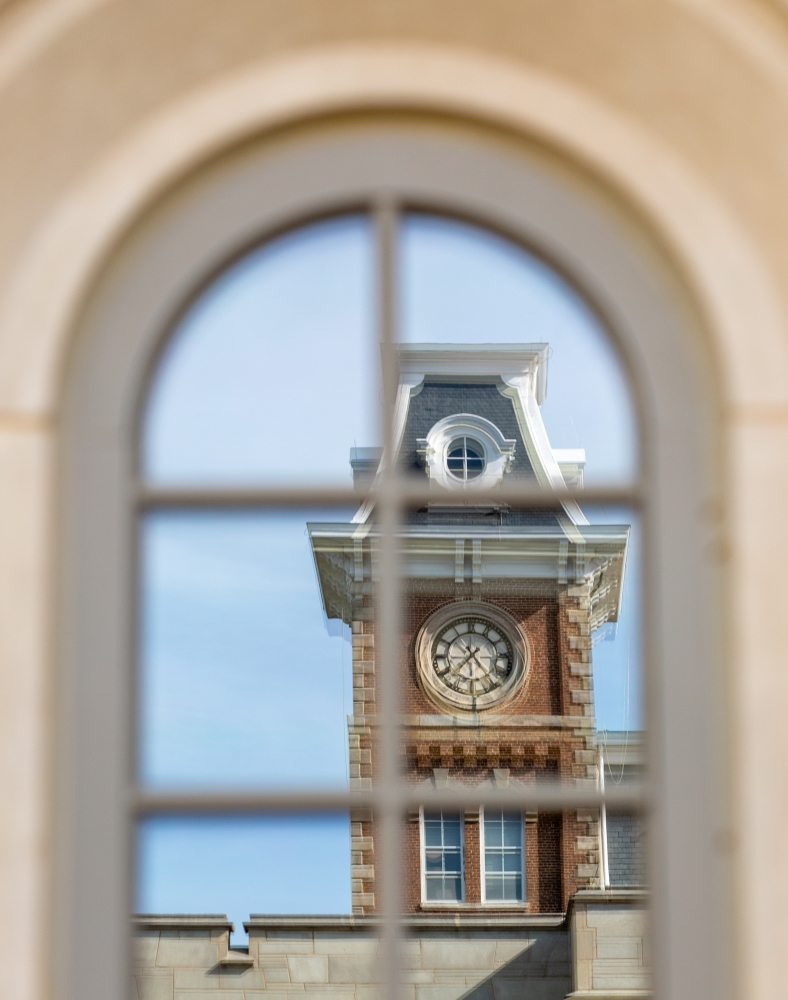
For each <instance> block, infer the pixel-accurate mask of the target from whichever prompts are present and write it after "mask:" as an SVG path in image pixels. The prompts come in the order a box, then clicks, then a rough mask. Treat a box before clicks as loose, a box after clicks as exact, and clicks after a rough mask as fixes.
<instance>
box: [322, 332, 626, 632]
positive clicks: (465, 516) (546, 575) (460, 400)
mask: <svg viewBox="0 0 788 1000" xmlns="http://www.w3.org/2000/svg"><path fill="white" fill-rule="evenodd" d="M399 361H400V385H399V390H398V394H397V402H396V409H395V414H394V438H395V441H396V454H395V455H394V456H393V460H394V461H396V462H399V463H400V464H401V465H402V466H403V467H404V468H406V469H407V470H408V471H409V472H411V473H412V474H413V475H415V476H419V477H424V478H425V479H427V481H428V483H429V488H430V490H433V489H434V490H435V502H434V503H433V502H430V503H428V504H427V505H426V506H425V507H423V508H422V509H420V510H417V511H414V512H412V513H411V514H410V515H409V517H408V519H407V524H406V525H405V526H404V527H403V529H402V544H403V550H402V553H403V561H404V566H405V572H406V574H407V575H408V576H409V577H411V578H414V579H425V580H427V579H428V580H437V579H446V581H447V582H449V581H452V582H456V572H457V570H456V565H457V564H456V553H457V551H458V545H459V544H460V543H462V544H464V545H467V546H468V547H469V548H470V549H472V551H473V552H474V567H475V568H474V570H473V581H472V582H473V583H478V584H487V585H492V584H494V582H495V581H496V580H502V579H506V580H509V581H511V580H512V579H520V580H523V581H526V580H529V579H531V580H541V581H545V580H553V581H554V582H555V584H556V585H558V584H559V583H561V582H564V583H565V582H568V581H570V580H576V581H578V582H580V581H581V580H583V579H586V580H588V579H589V577H590V579H591V583H592V588H593V590H594V592H595V594H596V595H597V596H596V602H595V609H594V613H593V615H592V624H593V625H594V626H595V627H599V626H600V625H602V624H604V623H605V622H615V621H616V620H617V619H618V613H619V609H620V603H621V592H622V585H623V578H624V567H625V562H626V554H627V546H628V539H629V526H628V525H621V526H615V525H614V526H611V525H590V524H589V523H588V521H587V519H586V517H585V516H584V514H583V512H582V510H581V509H580V507H579V506H578V504H577V503H575V502H564V503H557V504H556V506H555V507H554V508H550V509H546V510H533V509H517V508H513V507H511V506H509V505H507V504H492V505H486V506H484V507H479V506H474V505H470V504H468V503H465V502H464V501H463V490H462V483H458V482H457V481H453V477H452V476H451V475H450V474H449V473H448V472H447V471H446V468H447V464H446V454H447V447H448V443H449V442H451V441H452V439H453V437H454V438H456V435H463V434H465V435H467V436H468V437H469V438H473V439H474V440H484V441H485V442H487V443H486V444H485V446H484V448H485V454H486V456H487V464H486V467H485V472H484V474H483V475H484V476H486V477H487V479H486V481H485V482H481V481H480V480H477V481H476V485H480V486H484V487H487V488H492V489H493V490H494V488H495V485H496V484H498V483H503V482H510V483H511V482H513V481H525V482H528V483H529V484H533V485H535V486H540V487H542V488H544V489H546V490H548V489H551V488H553V489H555V488H564V487H565V486H567V485H570V486H573V487H577V486H582V472H583V466H584V463H585V456H584V453H583V452H582V449H573V450H571V451H564V450H554V449H553V448H552V447H551V445H550V442H549V439H548V437H547V432H546V430H545V427H544V423H543V421H542V416H541V411H540V407H541V405H542V403H543V402H544V399H545V396H546V392H547V361H548V345H547V344H493V345H484V346H481V345H467V344H461V345H460V344H418V345H407V346H403V347H401V348H400V349H399ZM386 461H388V458H387V456H385V455H380V454H379V453H378V452H376V451H374V450H373V449H360V448H354V449H353V450H352V452H351V463H352V465H353V471H354V478H355V479H356V481H357V483H359V484H361V485H364V486H365V488H369V487H370V486H371V496H370V498H369V499H368V500H366V501H365V502H364V503H362V505H361V507H360V509H359V511H358V513H357V514H356V516H355V517H354V519H353V521H352V522H351V523H350V524H347V523H345V524H310V525H309V533H310V538H311V542H312V548H313V552H314V556H315V562H316V566H317V571H318V577H319V580H320V587H321V592H322V597H323V603H324V607H325V611H326V614H327V615H328V617H329V618H334V617H336V618H342V619H344V620H345V621H348V620H349V618H350V617H351V616H352V611H351V609H352V605H353V601H354V598H358V597H359V596H361V594H362V593H363V592H366V593H369V592H370V588H371V585H372V581H373V568H372V566H373V562H374V559H373V556H372V549H373V547H374V540H375V537H376V525H375V504H374V486H375V476H376V474H377V471H378V470H379V469H380V468H381V467H382V464H383V463H385V462H386ZM365 582H366V586H365ZM469 582H470V581H469Z"/></svg>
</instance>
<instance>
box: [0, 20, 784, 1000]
mask: <svg viewBox="0 0 788 1000" xmlns="http://www.w3.org/2000/svg"><path fill="white" fill-rule="evenodd" d="M398 106H407V107H411V108H412V107H417V108H425V109H431V110H434V111H438V112H442V111H449V112H451V113H453V114H461V115H465V116H467V117H469V118H471V119H476V120H482V121H487V122H490V123H493V124H498V125H504V126H505V127H506V128H508V129H514V130H516V131H520V132H522V133H523V134H525V135H528V136H530V137H535V138H537V139H538V140H540V141H542V142H544V143H545V144H546V145H547V146H549V147H552V148H553V149H555V150H557V151H559V152H560V153H561V154H562V155H566V156H569V157H570V158H572V159H574V160H576V161H578V162H580V163H582V164H583V165H584V166H585V167H586V168H587V169H588V170H590V171H592V172H593V173H594V174H595V175H596V176H598V177H599V178H601V179H603V180H604V183H605V184H606V185H608V187H609V189H610V190H611V191H614V192H616V193H617V197H618V198H619V199H620V203H621V204H622V205H625V206H628V208H627V210H628V211H630V212H632V213H633V215H636V216H637V217H638V218H639V219H640V220H641V223H642V222H643V221H644V220H645V222H646V223H647V224H648V225H649V226H650V227H651V228H652V229H653V232H654V234H655V235H656V237H657V239H658V240H659V241H660V242H661V243H662V245H663V246H664V248H665V252H666V253H667V254H669V255H671V256H672V257H673V259H674V260H675V261H677V262H678V263H679V264H680V266H681V267H682V269H683V270H684V273H685V274H686V276H687V284H688V286H689V287H690V288H691V289H692V292H693V295H694V297H695V301H696V304H697V306H698V308H699V310H700V311H701V313H702V315H703V317H704V320H705V329H706V331H707V335H708V337H709V339H710V344H711V350H712V354H713V357H714V358H715V360H716V364H717V372H716V377H717V379H718V398H719V400H720V408H719V420H720V422H721V424H722V431H723V444H724V450H725V455H726V462H725V467H726V475H727V482H726V490H725V494H726V497H727V500H728V505H727V509H726V510H725V511H724V515H723V525H724V531H723V533H724V538H723V539H722V542H721V545H720V553H719V557H720V559H721V560H722V561H724V563H725V565H726V566H727V568H728V570H729V574H728V576H729V581H730V588H729V593H730V601H731V607H730V612H729V620H730V622H731V642H732V645H733V650H732V655H731V659H730V664H731V678H730V685H731V686H730V690H729V700H730V706H731V717H732V720H733V732H734V734H735V747H734V753H733V754H732V759H733V760H735V761H736V763H737V767H736V771H735V773H734V774H732V776H731V783H732V787H733V790H734V800H735V801H736V803H737V806H738V817H739V818H738V819H737V820H736V822H735V826H736V829H735V830H734V831H733V832H732V833H729V832H727V831H721V833H720V838H719V842H718V843H717V844H716V845H710V850H712V849H719V850H725V851H732V852H734V860H735V866H736V871H737V893H738V907H737V921H738V925H739V926H738V933H737V939H738V941H739V942H740V943H741V945H740V947H741V952H740V954H741V962H742V965H741V968H742V977H741V982H742V984H743V990H744V993H745V994H746V995H747V996H752V997H757V998H761V997H762V998H764V1000H765V998H766V997H773V996H777V995H780V991H781V989H782V987H783V971H782V967H783V960H782V948H783V945H782V942H783V941H784V939H785V937H786V934H788V916H786V915H785V906H784V903H783V900H784V898H785V897H786V894H788V853H787V852H786V851H785V850H784V848H783V844H782V841H783V838H784V831H785V830H786V829H788V797H786V796H785V795H784V794H783V793H782V792H781V787H780V783H781V779H782V778H783V776H784V775H785V773H786V771H788V726H785V725H784V720H783V714H784V709H783V706H784V705H785V704H786V703H787V701H788V699H786V697H785V696H784V695H783V691H784V689H785V694H786V695H788V671H786V670H784V669H783V659H784V652H783V646H784V641H783V627H782V624H781V618H782V612H783V609H784V608H785V606H786V604H788V580H786V576H785V572H784V569H783V567H784V565H785V563H786V561H788V527H787V526H786V519H785V518H784V517H782V516H781V514H782V510H781V508H782V501H783V496H784V495H785V490H786V487H788V471H786V470H788V463H786V462H785V461H783V455H786V454H788V197H786V194H785V192H786V181H788V9H786V8H785V7H783V6H782V5H781V4H779V3H777V2H775V3H773V4H771V3H769V2H767V0H762V2H756V0H582V2H579V0H486V2H485V3H484V4H480V3H478V2H476V0H382V2H378V3H370V2H368V0H267V2H265V3H261V2H259V0H221V2H220V0H17V2H13V3H9V4H7V5H6V6H5V7H3V8H0V136H2V141H0V206H1V208H0V217H2V220H3V222H2V226H0V513H1V514H2V516H0V690H2V692H3V697H2V699H0V790H1V791H2V801H3V803H4V809H3V822H2V823H0V963H1V967H2V970H3V972H2V975H0V995H2V996H3V997H5V996H8V997H9V998H11V997H13V998H14V1000H33V998H38V997H41V996H43V993H42V990H43V988H44V987H43V978H42V974H43V969H44V966H45V962H44V956H43V945H42V928H43V927H44V926H45V914H46V912H47V908H48V881H47V878H48V871H49V867H48V866H49V862H50V860H51V858H50V846H51V845H50V837H49V829H48V822H47V816H48V807H49V794H50V773H49V764H50V758H49V753H50V750H51V745H50V742H49V737H50V734H51V720H52V718H53V713H52V706H51V705H50V704H49V701H48V692H49V691H50V690H51V683H50V681H51V677H50V674H49V669H50V650H49V641H50V636H51V634H52V617H51V616H52V603H51V600H50V596H51V585H50V577H51V572H52V566H53V544H54V539H53V535H52V532H51V530H50V521H51V519H52V513H53V504H54V498H53V494H52V483H53V474H52V473H53V470H52V467H51V463H52V447H51V445H52V441H53V436H54V433H55V431H56V427H57V419H58V392H59V372H60V365H61V362H62V359H63V357H64V355H65V352H66V350H67V347H68V339H69V331H70V329H71V324H72V320H73V317H74V315H75V312H76V310H77V308H78V306H79V302H80V299H81V296H82V295H83V294H84V292H85V290H86V289H87V288H88V287H89V285H90V280H91V275H92V274H95V272H96V270H97V269H98V268H99V267H100V265H101V261H102V259H103V258H104V256H105V255H106V253H107V250H108V248H109V247H110V246H111V245H112V242H113V240H115V239H116V238H117V237H118V236H119V234H121V233H122V232H123V231H124V229H125V227H127V226H128V225H129V224H130V222H131V221H132V220H133V219H134V218H135V216H136V215H137V214H138V213H139V212H140V210H141V209H142V207H143V206H144V205H145V204H146V203H147V202H148V201H149V200H150V199H151V198H152V197H154V196H155V194H156V192H157V191H160V190H162V189H163V187H164V186H166V185H169V184H171V183H172V182H173V181H175V180H176V179H177V177H178V176H179V175H181V174H182V173H183V172H184V171H186V170H187V169H189V167H190V166H193V165H195V164H197V163H199V162H200V161H201V160H202V159H203V158H205V157H206V156H208V155H210V154H211V153H212V152H215V151H217V150H220V149H221V148H223V147H224V146H225V145H227V144H228V143H230V142H232V141H235V140H237V139H238V138H240V137H243V136H245V135H253V134H256V133H259V132H260V131H262V130H265V129H266V128H270V127H272V126H273V125H276V124H280V123H282V122H286V121H289V120H293V119H297V118H299V117H303V116H306V115H313V114H316V113H326V112H330V111H332V110H339V109H346V108H358V107H383V108H385V107H398ZM745 777H746V780H745Z"/></svg>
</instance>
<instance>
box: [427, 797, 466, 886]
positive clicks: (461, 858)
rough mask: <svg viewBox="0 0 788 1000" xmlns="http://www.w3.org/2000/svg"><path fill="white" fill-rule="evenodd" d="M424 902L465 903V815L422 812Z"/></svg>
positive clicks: (443, 811)
mask: <svg viewBox="0 0 788 1000" xmlns="http://www.w3.org/2000/svg"><path fill="white" fill-rule="evenodd" d="M419 819H420V827H421V830H420V840H421V899H422V902H423V903H452V902H453V903H462V902H464V901H465V824H464V821H463V815H462V812H449V811H445V810H443V809H440V810H437V811H432V810H429V811H425V810H424V809H422V810H421V812H420V817H419Z"/></svg>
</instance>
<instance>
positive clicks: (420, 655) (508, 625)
mask: <svg viewBox="0 0 788 1000" xmlns="http://www.w3.org/2000/svg"><path fill="white" fill-rule="evenodd" d="M469 620H478V621H480V622H485V623H489V625H491V626H492V627H493V628H494V629H495V630H496V631H497V633H499V634H500V635H501V636H502V637H504V639H505V642H506V645H507V646H508V652H507V654H506V655H507V656H508V657H510V662H509V664H508V670H507V672H506V676H505V679H503V680H502V681H501V682H500V683H498V684H496V686H494V687H493V688H492V689H491V690H488V691H486V692H484V693H482V694H476V695H474V694H470V693H467V692H465V691H463V690H456V689H455V688H454V687H452V686H450V685H449V684H447V683H446V681H445V680H444V678H443V677H442V676H440V674H439V672H438V670H437V669H436V665H435V663H436V647H437V646H438V644H439V643H440V642H441V640H442V637H443V636H445V634H446V632H447V630H449V629H450V628H451V626H453V625H456V624H459V623H466V622H468V621H469ZM480 638H481V639H482V641H483V637H481V636H480ZM415 653H416V672H417V674H418V678H419V683H420V684H421V687H422V690H423V691H424V693H425V694H426V695H427V697H428V698H429V699H430V700H431V701H433V702H434V703H435V704H436V705H437V706H438V707H439V708H441V709H442V710H444V711H446V710H448V711H451V712H457V711H458V710H459V711H461V712H484V711H486V710H488V709H491V708H494V707H497V706H499V705H501V704H502V703H503V702H505V701H507V700H508V699H509V698H511V697H512V696H513V695H514V694H516V693H517V692H518V691H519V690H520V689H521V688H522V685H523V683H524V682H525V680H526V677H527V675H528V669H529V666H530V649H529V645H528V638H527V636H526V634H525V632H524V631H523V629H522V628H521V627H520V625H519V624H518V622H517V621H516V620H515V619H514V618H513V617H512V616H511V615H510V614H509V613H508V612H506V611H504V610H503V609H502V608H499V607H497V606H496V605H494V604H488V603H486V602H484V601H455V602H453V603H451V604H447V605H445V606H443V607H441V608H439V609H438V610H437V611H435V612H433V613H432V614H431V615H430V616H429V618H428V619H427V620H426V622H425V623H424V624H423V625H422V627H421V629H420V630H419V633H418V635H417V637H416V646H415Z"/></svg>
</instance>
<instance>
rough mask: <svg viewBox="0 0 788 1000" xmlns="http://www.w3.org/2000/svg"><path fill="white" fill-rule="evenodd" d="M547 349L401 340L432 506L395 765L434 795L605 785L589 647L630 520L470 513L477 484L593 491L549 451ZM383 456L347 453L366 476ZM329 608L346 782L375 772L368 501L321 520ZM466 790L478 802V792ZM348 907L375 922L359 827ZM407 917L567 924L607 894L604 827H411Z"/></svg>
mask: <svg viewBox="0 0 788 1000" xmlns="http://www.w3.org/2000/svg"><path fill="white" fill-rule="evenodd" d="M547 359H548V347H547V345H546V344H518V345H513V344H501V345H485V346H480V345H456V344H439V345H436V344H420V345H412V346H405V347H402V348H400V357H399V361H400V372H401V376H400V385H399V391H398V395H397V404H396V411H395V415H394V422H395V440H396V447H397V454H396V456H395V458H396V460H397V461H398V462H400V463H401V464H402V465H403V466H404V467H406V468H407V469H409V470H411V471H412V472H413V474H414V475H416V476H421V477H424V478H425V479H426V480H427V481H428V483H429V490H430V493H431V494H432V493H434V501H433V500H431V501H430V502H429V503H427V504H426V506H424V507H423V508H421V509H419V510H415V511H413V512H411V513H410V514H409V516H408V518H407V520H406V523H405V524H404V526H403V528H402V531H401V539H400V544H401V559H402V564H403V572H404V579H403V583H402V587H403V593H404V604H403V635H402V643H401V670H402V685H403V687H402V692H403V697H402V701H403V707H404V713H405V717H404V719H403V720H402V722H403V724H402V730H401V732H402V737H401V740H402V742H401V748H400V750H401V761H402V770H403V774H404V777H405V780H406V781H408V782H411V783H413V784H414V785H422V786H423V787H424V788H425V790H426V789H427V788H434V787H450V786H464V787H466V788H468V789H469V790H472V789H474V788H483V787H485V786H486V787H488V788H489V787H500V786H505V787H509V788H512V787H517V786H522V787H523V788H527V787H529V786H532V785H533V784H534V783H536V782H543V781H562V780H563V781H566V780H577V779H580V780H584V781H594V782H595V781H596V780H597V778H598V757H597V754H598V748H597V734H596V724H595V717H594V693H593V680H592V664H591V650H592V642H593V635H594V633H595V632H596V631H597V630H598V629H599V628H600V627H602V626H603V625H605V624H606V623H608V622H615V621H616V620H617V618H618V614H619V609H620V604H621V594H622V584H623V578H624V568H625V564H626V555H627V545H628V540H629V527H628V526H611V525H596V524H589V522H588V520H587V519H586V517H585V515H584V514H583V511H582V510H581V508H580V506H579V505H578V504H577V503H575V502H566V503H563V504H557V505H556V506H555V507H554V508H549V509H543V510H535V509H517V508H516V507H514V506H510V505H508V504H506V503H490V504H487V505H485V506H479V505H471V504H468V503H467V502H465V500H464V491H465V488H466V486H467V485H468V484H471V483H472V484H473V485H474V486H479V487H485V488H487V489H491V490H493V491H494V489H495V487H497V486H499V485H501V484H502V483H504V482H507V481H509V482H512V481H520V482H523V483H527V484H529V485H533V486H536V487H541V488H544V489H546V490H547V489H551V488H560V489H563V488H565V487H566V486H572V487H581V486H582V478H583V466H584V453H583V452H582V451H581V450H572V451H561V450H556V449H553V448H552V447H551V445H550V442H549V440H548V437H547V433H546V430H545V427H544V423H543V421H542V416H541V411H540V407H541V405H542V403H543V401H544V398H545V394H546V388H547ZM379 460H380V455H379V453H378V452H377V451H375V450H373V449H358V448H356V449H353V452H352V453H351V464H352V466H353V471H354V477H355V479H356V481H357V482H358V483H359V484H360V485H363V486H368V485H369V484H370V483H371V482H373V481H374V477H375V475H376V471H377V466H378V463H379ZM309 532H310V538H311V543H312V547H313V552H314V557H315V562H316V566H317V571H318V578H319V581H320V588H321V595H322V600H323V605H324V608H325V612H326V614H327V616H328V617H329V618H339V619H342V620H343V621H344V622H345V623H346V624H348V625H350V626H351V628H352V645H353V714H352V716H350V718H349V720H348V734H349V735H348V738H349V747H350V769H351V771H350V773H351V786H352V787H354V788H357V789H363V788H369V787H370V786H371V784H372V782H373V781H374V780H375V774H376V761H375V731H376V725H377V721H376V699H375V615H374V588H375V579H376V542H377V535H376V521H375V508H374V499H373V500H370V501H368V502H365V503H364V504H362V506H361V508H360V509H359V511H358V513H357V514H356V516H355V518H354V519H353V521H352V522H351V523H343V524H337V523H328V524H311V525H310V526H309ZM471 798H472V795H471ZM351 827H352V828H351V850H352V880H353V884H352V890H353V891H352V899H353V912H354V913H358V914H370V913H374V912H375V897H376V879H375V830H374V825H373V823H372V818H371V817H370V816H368V815H364V814H363V813H356V814H354V815H353V816H352V817H351ZM406 844H407V851H408V863H407V866H406V869H407V883H406V885H405V886H404V888H403V896H404V899H405V908H406V911H407V912H410V913H417V912H446V911H449V912H469V911H471V912H473V911H478V912H483V913H496V912H511V911H522V912H525V913H541V914H548V913H550V914H556V913H563V912H565V910H566V908H567V904H568V901H569V898H570V897H571V896H572V895H573V894H574V893H575V892H576V891H577V890H578V889H582V888H589V887H594V886H598V885H599V884H600V876H601V867H600V865H601V860H602V854H603V844H602V836H601V830H600V823H599V818H598V815H597V814H595V813H593V812H590V811H586V812H584V811H571V812H570V811H564V812H561V813H540V812H536V811H532V812H530V811H526V812H522V813H519V812H507V811H501V810H497V811H494V810H490V809H487V810H485V809H482V808H466V809H465V810H464V811H463V812H461V813H460V812H455V813H451V812H446V811H440V810H438V811H433V812H431V811H429V809H427V808H425V809H424V810H423V811H421V812H419V813H418V814H414V815H413V816H411V817H410V818H409V821H408V830H407V833H406Z"/></svg>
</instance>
